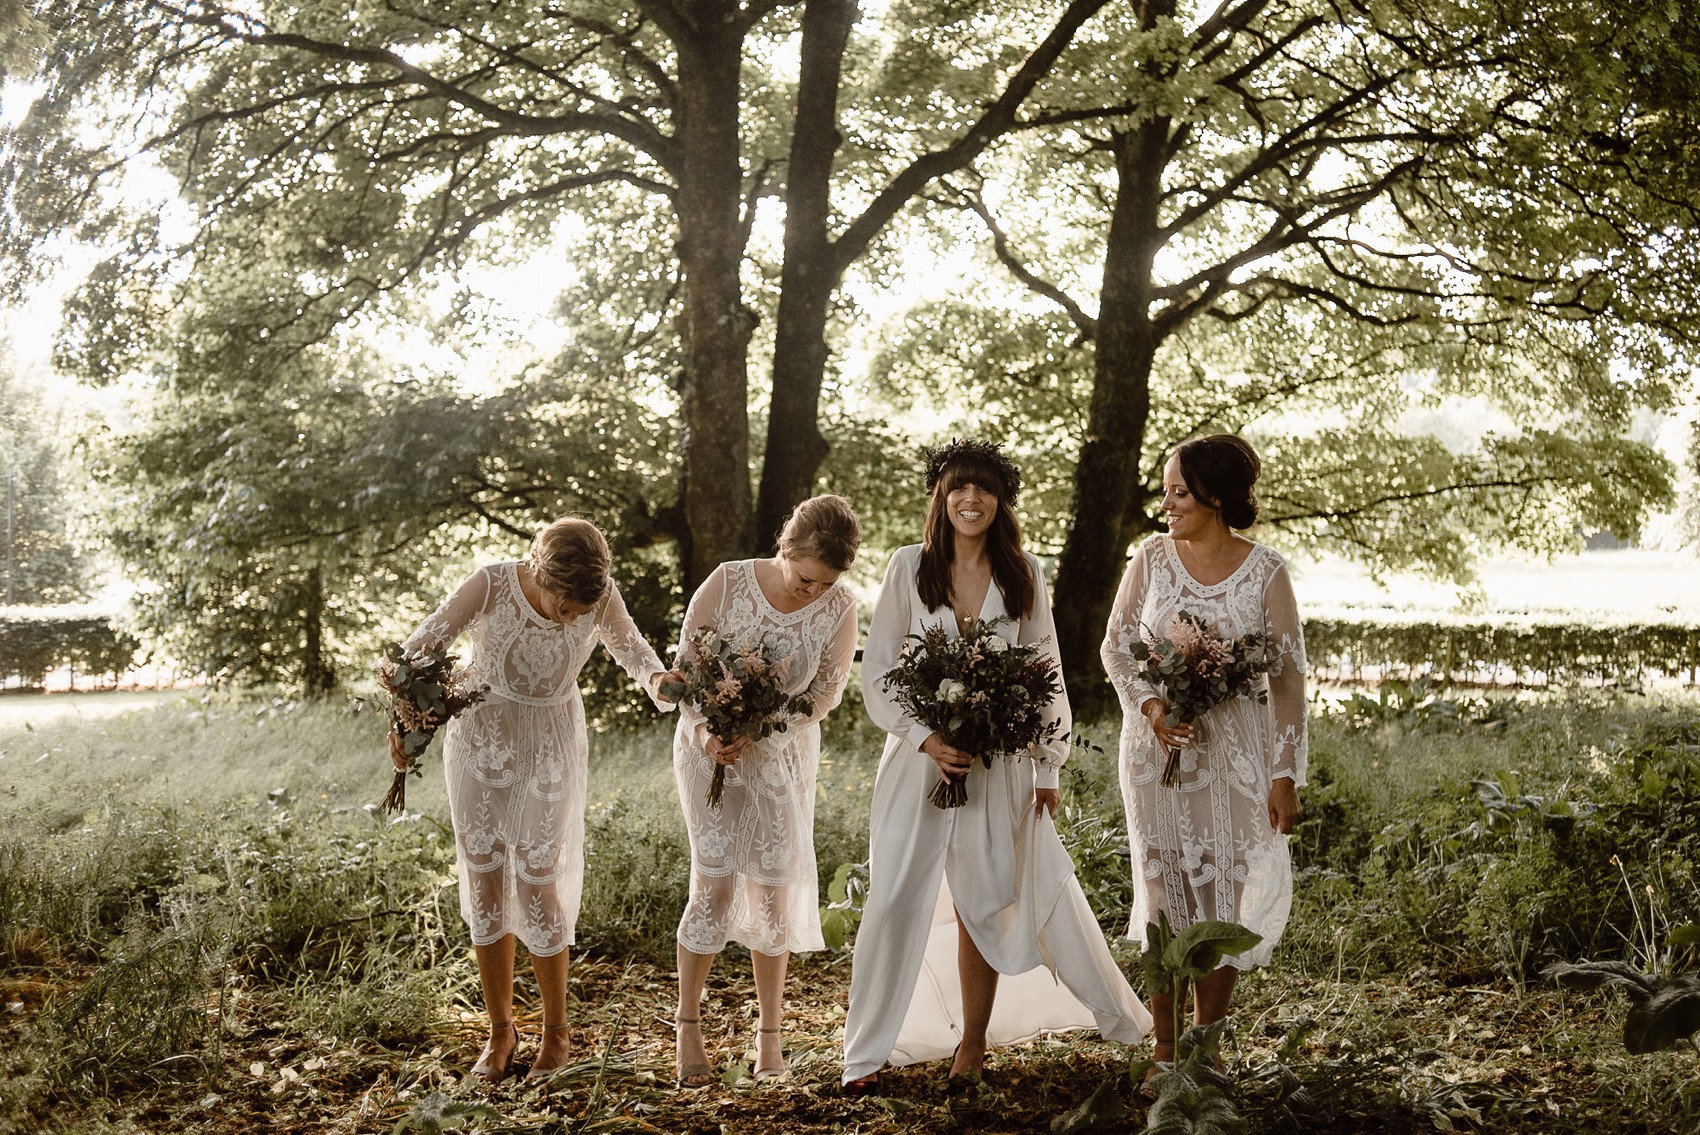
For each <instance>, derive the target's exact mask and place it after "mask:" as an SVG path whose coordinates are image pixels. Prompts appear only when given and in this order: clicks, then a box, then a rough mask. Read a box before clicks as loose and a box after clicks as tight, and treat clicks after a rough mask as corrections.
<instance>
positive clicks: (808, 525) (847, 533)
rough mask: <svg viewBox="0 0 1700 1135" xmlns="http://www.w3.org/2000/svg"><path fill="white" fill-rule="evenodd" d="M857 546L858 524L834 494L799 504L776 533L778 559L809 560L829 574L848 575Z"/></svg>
mask: <svg viewBox="0 0 1700 1135" xmlns="http://www.w3.org/2000/svg"><path fill="white" fill-rule="evenodd" d="M861 546H862V522H861V521H860V520H857V519H856V510H855V509H853V508H851V507H850V502H849V501H847V500H845V499H844V498H843V497H841V496H839V495H838V494H836V493H822V494H821V495H820V496H818V497H810V498H809V499H808V500H806V501H804V502H802V503H801V504H799V505H798V506H797V507H796V508H794V509H792V510H791V515H790V516H789V517H787V518H786V520H785V527H784V528H782V529H781V530H780V532H779V554H780V555H782V556H784V557H785V558H786V559H788V560H800V559H804V558H806V557H810V556H812V557H814V558H815V559H817V560H819V561H820V562H821V563H823V564H825V565H826V566H827V567H829V568H831V569H832V570H833V571H849V570H850V565H851V564H853V563H855V562H856V549H858V548H860V547H861Z"/></svg>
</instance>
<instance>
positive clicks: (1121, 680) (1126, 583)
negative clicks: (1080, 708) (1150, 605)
mask: <svg viewBox="0 0 1700 1135" xmlns="http://www.w3.org/2000/svg"><path fill="white" fill-rule="evenodd" d="M1145 556H1146V549H1145V547H1144V546H1143V545H1141V546H1140V547H1138V548H1135V549H1134V552H1133V558H1132V559H1130V560H1128V563H1127V570H1126V571H1124V572H1123V573H1122V582H1121V586H1120V587H1118V588H1117V589H1116V601H1115V605H1114V606H1113V607H1111V608H1110V622H1109V625H1108V626H1106V627H1105V628H1104V643H1103V645H1102V646H1100V647H1099V648H1098V656H1099V657H1100V658H1102V659H1103V660H1104V672H1105V673H1106V674H1108V675H1109V676H1110V684H1111V685H1112V686H1114V687H1115V688H1116V696H1117V697H1118V698H1120V699H1121V703H1122V712H1123V713H1125V714H1128V715H1131V716H1137V715H1138V713H1139V711H1140V707H1141V706H1143V705H1144V704H1145V703H1146V702H1147V701H1149V700H1150V699H1152V698H1161V697H1162V696H1163V695H1162V692H1161V691H1159V690H1158V689H1157V687H1155V686H1153V685H1151V683H1149V682H1147V681H1145V680H1144V679H1143V678H1141V677H1140V676H1139V662H1138V661H1137V660H1136V659H1135V658H1134V657H1133V651H1132V647H1133V644H1134V643H1136V642H1138V641H1139V638H1140V625H1139V624H1140V617H1141V616H1140V613H1141V612H1142V611H1143V610H1144V608H1145Z"/></svg>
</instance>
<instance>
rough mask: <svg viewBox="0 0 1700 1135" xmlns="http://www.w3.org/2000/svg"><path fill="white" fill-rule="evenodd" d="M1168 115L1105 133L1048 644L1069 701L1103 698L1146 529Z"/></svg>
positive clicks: (1148, 526) (1081, 702) (1093, 701)
mask: <svg viewBox="0 0 1700 1135" xmlns="http://www.w3.org/2000/svg"><path fill="white" fill-rule="evenodd" d="M1167 139H1168V120H1166V119H1161V118H1159V119H1153V120H1150V121H1148V122H1145V123H1143V124H1141V125H1139V126H1137V127H1135V128H1134V129H1133V130H1132V131H1130V132H1129V133H1125V134H1124V133H1120V132H1117V133H1115V134H1114V135H1113V136H1112V139H1111V142H1112V150H1113V152H1114V155H1115V160H1116V175H1117V192H1116V200H1115V204H1114V206H1113V208H1112V210H1111V213H1110V230H1109V234H1108V236H1107V238H1106V241H1105V249H1104V285H1103V291H1102V295H1101V297H1100V300H1099V311H1098V335H1097V342H1096V354H1095V356H1094V362H1093V384H1092V400H1091V405H1090V407H1089V409H1088V411H1087V421H1086V440H1085V442H1084V443H1083V444H1082V445H1081V448H1080V463H1079V465H1078V466H1076V468H1075V472H1074V505H1073V517H1074V519H1073V522H1072V523H1071V524H1070V525H1069V529H1068V536H1067V538H1066V539H1065V541H1064V543H1063V550H1062V555H1061V556H1060V557H1059V558H1058V560H1057V571H1056V583H1055V590H1056V623H1057V647H1058V649H1059V650H1060V651H1061V653H1062V659H1063V672H1064V675H1065V678H1066V681H1067V683H1068V689H1069V696H1070V698H1071V700H1073V701H1074V703H1075V704H1076V705H1077V706H1084V705H1094V704H1100V703H1101V702H1102V701H1103V699H1104V698H1105V696H1106V692H1107V691H1106V686H1105V682H1104V671H1103V667H1102V665H1101V663H1100V662H1099V660H1098V647H1099V644H1100V643H1101V642H1102V641H1103V638H1104V627H1105V624H1106V623H1107V622H1108V621H1109V614H1110V607H1111V605H1112V604H1113V602H1114V600H1115V594H1116V586H1117V584H1118V582H1119V581H1120V579H1121V575H1122V571H1123V569H1124V568H1125V566H1126V564H1127V554H1128V546H1129V545H1130V544H1131V543H1132V542H1133V540H1134V539H1135V537H1137V536H1138V535H1139V534H1140V533H1141V532H1144V531H1148V530H1150V529H1151V527H1152V522H1151V520H1150V518H1149V517H1148V516H1147V515H1146V508H1147V507H1148V505H1149V504H1150V498H1151V493H1150V491H1149V490H1148V489H1147V488H1146V485H1145V480H1144V477H1143V470H1142V469H1141V459H1142V457H1143V455H1144V450H1145V425H1146V420H1147V418H1149V416H1150V412H1151V367H1152V363H1153V361H1154V360H1155V358H1156V355H1157V347H1158V343H1159V336H1158V334H1157V330H1156V328H1155V326H1154V324H1153V322H1152V318H1151V288H1152V265H1153V262H1154V260H1155V258H1156V255H1157V251H1158V249H1159V248H1160V247H1161V244H1162V234H1161V231H1160V228H1159V216H1158V206H1159V203H1160V200H1161V193H1162V175H1163V164H1164V160H1165V149H1166V145H1167Z"/></svg>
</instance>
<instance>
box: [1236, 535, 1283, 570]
mask: <svg viewBox="0 0 1700 1135" xmlns="http://www.w3.org/2000/svg"><path fill="white" fill-rule="evenodd" d="M1241 539H1243V540H1245V542H1246V543H1248V544H1250V545H1251V548H1250V549H1249V550H1248V551H1247V552H1246V554H1245V555H1246V559H1248V560H1256V561H1257V563H1258V566H1260V567H1263V568H1265V569H1266V570H1268V571H1274V570H1275V569H1276V568H1279V567H1286V566H1287V558H1286V557H1285V556H1283V555H1282V554H1281V553H1280V552H1277V551H1276V550H1275V549H1274V548H1271V547H1270V546H1269V545H1268V544H1264V543H1262V542H1260V541H1257V540H1253V539H1251V538H1250V537H1241Z"/></svg>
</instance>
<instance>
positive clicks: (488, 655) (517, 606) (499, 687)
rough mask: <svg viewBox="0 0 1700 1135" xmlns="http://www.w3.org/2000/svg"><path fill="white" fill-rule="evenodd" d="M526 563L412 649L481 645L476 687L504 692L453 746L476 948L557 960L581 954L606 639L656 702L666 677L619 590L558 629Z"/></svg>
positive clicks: (477, 591)
mask: <svg viewBox="0 0 1700 1135" xmlns="http://www.w3.org/2000/svg"><path fill="white" fill-rule="evenodd" d="M517 567H518V565H517V564H514V563H499V564H493V565H491V566H489V567H484V568H480V569H479V570H478V571H476V572H474V573H473V574H472V576H471V578H469V579H468V580H467V581H466V582H465V583H463V584H461V585H460V587H459V588H457V589H456V590H455V593H454V594H453V595H451V596H449V598H448V599H447V600H446V601H445V602H444V603H443V605H442V606H441V607H439V608H437V610H436V612H435V613H434V614H433V615H432V616H431V617H430V618H428V619H426V620H425V621H424V622H423V623H421V624H420V626H419V629H418V630H417V631H414V632H413V635H412V637H411V638H409V639H408V640H407V642H406V643H405V644H404V648H405V649H418V648H420V647H423V646H425V645H426V644H427V643H439V644H441V645H442V646H444V647H448V646H449V645H451V644H452V643H453V642H454V641H455V639H457V638H459V637H460V636H461V635H462V634H465V635H466V636H467V637H468V645H469V647H470V649H469V650H468V652H467V659H466V672H467V679H468V681H470V682H471V683H473V684H475V685H476V684H479V683H482V684H485V685H488V686H489V687H490V691H489V693H487V694H485V696H484V700H483V701H481V702H479V703H478V704H476V705H474V706H472V707H471V708H470V709H468V710H467V711H466V712H465V713H462V714H461V715H460V716H459V717H457V718H455V719H454V720H453V721H451V722H449V724H448V727H447V729H446V731H445V733H444V738H443V773H444V775H445V776H446V777H447V779H448V787H449V793H448V795H449V817H450V819H451V821H452V822H453V824H454V832H455V852H456V858H457V859H458V861H459V863H458V866H459V873H460V912H461V915H462V917H464V918H465V919H466V924H467V926H468V927H470V928H471V930H472V941H473V944H474V945H478V946H484V945H488V944H490V943H492V942H495V941H497V940H499V939H501V938H502V937H503V936H505V935H508V934H513V935H515V936H517V937H518V938H519V940H520V941H521V942H524V943H525V948H526V949H527V950H529V951H530V952H531V953H532V954H534V955H536V956H538V957H548V956H550V955H552V954H558V953H560V952H561V951H562V950H564V949H566V948H567V947H568V946H570V945H572V944H573V927H574V925H575V924H576V923H577V921H578V908H579V898H580V896H581V894H582V893H583V888H584V805H585V793H586V791H587V788H588V782H589V747H588V745H587V744H586V740H585V725H584V703H583V702H582V701H581V700H580V699H579V692H578V684H577V681H578V674H579V671H580V670H582V669H583V668H584V664H585V662H586V661H588V660H589V658H590V653H591V651H592V650H594V649H595V648H596V644H597V643H598V642H602V643H605V644H606V645H607V647H608V649H609V651H610V652H611V653H612V654H613V655H614V657H615V659H617V660H618V661H619V663H620V665H621V666H623V667H625V670H626V673H628V674H630V675H631V676H632V677H633V678H634V679H635V680H636V681H637V682H638V684H639V685H641V686H643V688H644V689H645V690H646V691H648V692H649V695H650V697H651V699H654V698H655V694H656V690H657V688H658V687H659V685H660V678H661V674H662V673H663V668H662V665H661V660H660V659H659V658H657V657H656V654H655V651H654V650H653V649H651V648H650V645H649V643H648V642H646V641H645V640H644V637H643V635H642V634H640V633H639V632H638V629H637V627H636V625H635V624H633V622H632V619H631V616H630V615H629V614H628V613H627V612H626V604H625V601H624V600H623V599H621V598H620V591H619V589H618V588H617V587H615V586H614V583H613V581H612V580H610V581H609V583H608V590H607V592H606V593H605V594H604V595H603V596H602V600H601V602H599V603H598V604H597V605H596V607H595V608H594V609H593V610H591V611H590V612H588V613H586V614H583V615H580V616H579V617H578V619H577V620H575V621H574V622H572V623H555V622H551V621H550V620H548V619H545V618H544V617H543V616H542V615H540V614H538V612H537V609H536V608H534V607H533V606H532V605H531V602H530V601H529V600H527V599H526V597H525V595H524V593H523V592H521V591H520V586H519V576H518V573H517ZM656 704H657V706H658V707H659V708H660V709H663V710H666V709H671V708H672V706H671V704H670V703H665V702H659V701H658V702H656Z"/></svg>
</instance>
